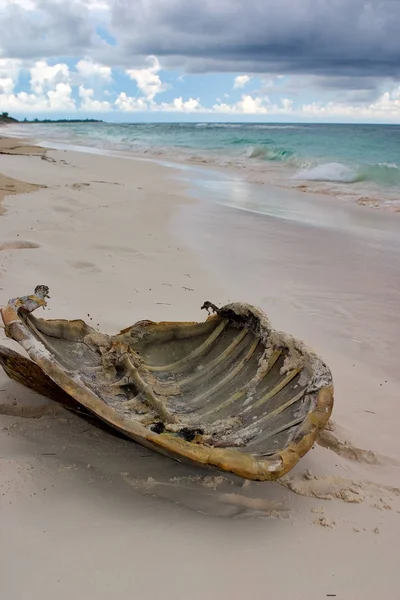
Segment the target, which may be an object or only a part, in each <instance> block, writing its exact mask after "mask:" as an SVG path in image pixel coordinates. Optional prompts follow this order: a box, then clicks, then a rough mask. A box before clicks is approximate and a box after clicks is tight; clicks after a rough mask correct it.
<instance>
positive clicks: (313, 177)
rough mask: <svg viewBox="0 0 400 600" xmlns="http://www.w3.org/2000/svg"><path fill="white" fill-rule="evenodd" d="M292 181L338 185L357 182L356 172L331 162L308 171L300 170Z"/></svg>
mask: <svg viewBox="0 0 400 600" xmlns="http://www.w3.org/2000/svg"><path fill="white" fill-rule="evenodd" d="M293 178H294V179H305V180H307V181H334V182H338V183H353V182H355V181H357V179H358V174H357V172H356V171H354V170H353V169H351V168H350V167H347V166H346V165H342V164H341V163H336V162H331V163H325V164H322V165H317V166H316V167H312V168H310V169H302V170H301V171H298V172H297V173H296V174H295V175H294V176H293Z"/></svg>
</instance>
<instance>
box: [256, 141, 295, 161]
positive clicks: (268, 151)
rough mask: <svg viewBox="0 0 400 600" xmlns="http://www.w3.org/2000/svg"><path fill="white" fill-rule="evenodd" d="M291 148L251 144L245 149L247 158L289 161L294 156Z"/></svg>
mask: <svg viewBox="0 0 400 600" xmlns="http://www.w3.org/2000/svg"><path fill="white" fill-rule="evenodd" d="M293 155H294V153H293V152H292V151H291V150H286V149H285V148H279V147H270V146H269V147H266V146H262V145H256V146H249V147H248V148H247V149H246V151H245V156H246V158H258V159H263V160H273V161H278V162H284V161H288V160H290V159H291V158H292V157H293Z"/></svg>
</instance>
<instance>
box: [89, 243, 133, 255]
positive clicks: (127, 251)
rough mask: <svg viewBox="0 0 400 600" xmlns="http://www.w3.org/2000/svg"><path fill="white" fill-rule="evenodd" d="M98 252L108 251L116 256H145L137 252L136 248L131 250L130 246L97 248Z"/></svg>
mask: <svg viewBox="0 0 400 600" xmlns="http://www.w3.org/2000/svg"><path fill="white" fill-rule="evenodd" d="M95 248H96V249H97V250H106V251H108V252H110V253H112V254H113V255H114V256H143V254H142V253H141V252H139V251H138V250H135V248H129V247H128V246H107V245H104V246H95Z"/></svg>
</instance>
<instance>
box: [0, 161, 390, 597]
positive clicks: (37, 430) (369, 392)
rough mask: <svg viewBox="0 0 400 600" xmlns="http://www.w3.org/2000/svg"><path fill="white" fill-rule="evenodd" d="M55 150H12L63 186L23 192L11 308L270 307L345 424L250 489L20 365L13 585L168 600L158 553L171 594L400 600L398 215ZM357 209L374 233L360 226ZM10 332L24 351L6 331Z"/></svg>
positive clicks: (15, 215) (5, 266) (118, 313)
mask: <svg viewBox="0 0 400 600" xmlns="http://www.w3.org/2000/svg"><path fill="white" fill-rule="evenodd" d="M46 155H47V157H48V160H42V159H41V158H40V156H17V155H8V156H6V155H4V156H2V159H1V166H0V172H2V173H3V172H4V173H5V176H7V177H11V178H19V177H21V178H22V177H23V178H24V180H26V181H30V182H31V183H32V184H34V185H41V186H44V187H42V188H40V189H37V190H35V191H33V192H31V193H28V194H16V195H13V196H10V195H9V196H6V197H5V199H4V201H3V205H4V206H5V207H6V209H7V212H6V213H5V214H4V215H2V216H0V239H1V244H0V259H1V261H0V264H1V272H0V304H1V305H3V304H4V303H5V302H7V301H8V299H9V298H10V297H13V296H15V295H23V294H29V293H31V291H32V289H33V288H34V287H35V285H37V284H39V283H40V284H46V285H48V286H49V287H50V296H51V299H50V301H49V305H48V309H47V310H46V312H45V313H44V315H43V316H44V317H45V318H57V317H59V318H67V319H68V318H69V319H76V318H84V319H85V320H86V321H88V322H89V323H90V324H92V325H94V326H95V327H98V328H99V329H100V331H104V332H106V333H114V332H115V331H118V330H120V329H121V328H123V327H127V326H129V325H131V324H133V323H134V322H135V321H138V320H141V319H151V320H164V319H165V320H188V321H190V320H204V318H205V315H204V314H203V311H201V310H200V307H201V305H202V303H203V302H204V301H205V300H210V301H212V302H214V303H216V304H225V303H227V302H229V301H241V300H242V301H245V302H250V303H253V304H255V305H259V306H260V307H261V308H262V309H263V310H265V311H266V312H267V314H269V315H270V317H271V321H272V324H273V326H274V327H276V328H278V329H282V330H284V331H287V332H289V333H292V334H293V335H296V337H300V338H302V339H303V340H304V341H305V342H306V343H307V344H309V345H310V346H311V347H313V349H315V351H316V352H317V353H318V354H321V355H322V357H323V358H324V359H325V360H326V361H327V363H328V365H329V366H330V367H331V368H332V371H333V377H334V383H335V406H334V410H333V425H332V428H333V431H331V432H328V433H329V434H330V436H329V435H328V437H327V438H324V439H325V442H324V444H325V445H323V444H321V445H318V444H317V445H315V448H314V449H313V450H310V452H309V453H308V454H307V455H306V456H305V457H304V458H302V459H301V460H300V462H299V463H298V465H297V466H296V468H295V469H294V470H293V471H291V472H290V474H289V475H290V476H289V477H287V478H285V479H284V480H282V481H278V482H277V483H270V484H258V483H251V484H250V485H245V486H242V482H240V481H237V480H234V479H230V478H229V477H224V476H221V477H214V475H215V474H213V473H212V474H211V478H210V479H205V476H206V475H208V476H209V477H210V473H208V472H206V473H204V471H202V470H200V469H199V470H197V469H194V468H191V467H187V466H184V465H182V464H179V463H175V462H173V461H171V460H170V459H166V458H164V457H162V456H159V455H155V453H152V452H150V451H147V450H146V449H144V448H142V447H140V446H138V445H136V444H134V443H130V442H125V441H124V440H115V439H114V438H112V437H111V436H109V435H108V434H106V433H105V432H102V431H97V430H94V429H93V428H92V427H89V428H88V426H87V424H83V423H82V421H81V420H80V419H79V418H78V417H76V416H75V415H71V414H67V413H66V412H65V411H63V410H62V409H58V407H55V406H54V405H53V404H52V403H51V402H50V401H47V400H46V399H45V398H43V397H40V396H38V395H36V394H34V393H33V392H30V391H29V390H26V389H25V388H22V387H21V386H19V385H18V384H16V383H15V382H12V381H10V380H8V379H7V378H6V376H5V375H4V373H3V372H2V371H0V424H1V427H0V442H1V445H2V458H1V459H0V465H1V469H0V485H1V486H2V488H1V489H2V491H3V490H4V492H3V494H4V495H3V496H1V497H0V502H1V505H0V509H1V511H2V514H3V519H1V523H0V535H1V537H2V539H3V540H5V543H4V544H3V545H2V549H0V560H1V562H2V565H3V567H4V570H5V575H4V578H3V587H4V590H5V593H6V595H8V596H9V597H15V598H25V597H26V596H27V595H29V594H30V595H32V594H33V595H35V594H40V595H41V598H42V599H43V600H50V599H52V598H54V597H57V598H60V600H64V599H65V600H67V598H70V597H71V595H72V594H73V593H76V589H80V590H83V589H87V590H90V594H92V595H95V596H96V598H97V599H98V600H106V598H107V599H108V598H109V589H110V588H109V586H110V582H111V583H112V586H113V589H114V591H115V592H116V593H117V594H118V595H122V594H126V593H128V592H131V590H132V589H135V593H137V594H139V595H140V597H141V598H142V599H143V600H153V598H154V594H155V593H156V592H157V585H158V584H157V585H156V584H155V583H153V577H154V564H156V565H157V569H158V575H159V580H160V581H161V582H162V583H160V586H161V585H162V587H163V590H164V591H163V595H164V596H165V597H166V598H168V599H169V598H171V599H172V598H181V597H184V596H185V595H187V590H188V589H190V596H191V598H193V599H194V600H200V598H203V597H204V588H203V587H202V586H196V585H195V586H193V581H199V577H200V575H201V574H200V571H201V573H203V574H204V573H205V572H206V573H207V590H208V592H209V593H211V595H213V594H214V595H215V596H216V597H218V599H219V600H228V598H229V599H231V600H240V599H241V598H243V597H247V596H248V595H249V593H250V595H251V600H263V599H264V598H265V590H266V589H268V591H269V592H270V593H271V594H273V595H274V597H275V598H277V599H278V600H287V599H288V598H296V597H297V596H296V595H298V594H299V593H300V595H301V596H307V598H308V600H320V599H321V598H323V597H326V595H327V594H335V595H336V597H337V598H342V599H343V600H347V598H349V597H351V598H357V599H358V598H361V597H362V598H363V600H365V599H366V600H375V598H376V597H377V596H378V595H383V596H384V597H387V598H391V597H393V594H395V590H396V589H397V587H396V586H397V580H396V577H395V574H396V551H395V549H396V547H397V543H398V532H399V518H398V517H399V514H398V513H399V511H400V476H399V469H400V467H399V463H400V453H399V448H398V444H397V421H398V418H399V416H400V409H399V407H398V389H399V387H398V386H399V384H400V375H399V373H398V368H397V361H396V357H397V356H398V352H399V350H400V347H399V339H400V332H399V326H398V319H397V310H398V308H397V307H398V305H399V302H400V290H399V289H398V283H397V282H398V281H400V273H399V269H400V261H399V260H398V251H399V250H398V245H396V244H395V242H392V238H391V237H390V236H391V235H392V234H391V230H390V229H389V223H390V219H389V218H388V216H387V215H383V214H382V216H380V217H379V219H378V221H379V222H380V223H381V224H382V225H381V229H380V230H379V231H380V234H381V235H382V236H384V234H385V231H386V224H387V231H388V236H389V237H388V238H386V237H383V238H382V237H379V236H377V235H375V236H372V237H371V239H369V236H368V235H367V232H368V227H369V225H370V222H371V220H370V217H369V215H370V214H371V212H370V211H366V210H364V209H362V208H359V210H356V211H353V210H350V211H349V210H347V206H346V205H342V204H341V203H338V207H337V209H336V210H337V213H336V214H340V215H342V217H343V218H344V216H346V215H347V217H346V219H347V221H346V219H345V220H344V223H343V224H344V225H346V228H344V230H343V231H341V230H338V229H337V228H336V229H335V227H333V228H332V227H330V228H328V229H326V228H325V229H324V228H322V227H320V226H318V225H317V224H314V225H310V224H309V223H302V222H299V220H298V218H297V220H296V218H295V216H296V215H294V216H293V218H292V219H289V220H287V219H286V220H285V219H282V218H279V217H276V216H275V217H273V216H271V215H262V216H260V215H257V214H256V213H251V212H249V211H243V210H241V211H238V210H237V209H234V208H229V207H227V206H224V205H222V204H218V200H217V199H218V194H222V195H224V194H225V193H226V189H225V188H224V189H222V190H221V189H219V190H218V186H217V184H215V185H214V187H213V186H211V187H207V186H206V187H204V186H203V187H202V188H199V183H198V181H196V178H192V179H191V177H190V176H191V173H192V172H189V170H188V169H186V170H185V167H183V169H181V171H180V172H178V171H177V169H176V168H175V167H174V168H171V167H168V166H165V165H164V166H163V165H160V164H157V163H155V162H153V161H152V160H147V161H146V160H135V159H134V158H132V157H131V158H129V159H126V158H122V157H109V156H104V155H98V154H87V153H84V152H72V151H63V150H47V151H46ZM202 173H204V171H202ZM188 178H189V182H188ZM203 179H204V177H203ZM216 180H218V178H216ZM223 180H224V181H225V182H226V181H227V179H226V178H223ZM190 181H191V183H190ZM234 183H235V182H234V181H232V182H231V187H232V190H233V192H232V194H233V193H237V188H235V186H234ZM226 185H228V184H226ZM243 185H245V184H243ZM190 186H192V187H193V188H196V189H197V192H196V193H197V194H198V197H197V199H196V198H194V197H193V195H192V192H191V187H190ZM235 190H236V192H235ZM248 190H250V192H249V193H250V196H252V197H253V192H252V190H254V188H252V187H251V186H250V187H249V188H248ZM269 193H270V194H274V190H273V188H271V190H269ZM207 197H208V200H210V197H211V198H213V199H214V201H215V202H214V203H213V202H210V201H208V202H206V201H205V200H206V199H207ZM310 202H311V205H313V202H314V204H316V202H315V201H314V200H313V199H312V200H310ZM327 204H329V205H331V204H332V203H331V202H327ZM353 208H355V207H353ZM307 210H308V209H307ZM355 213H357V215H364V216H363V217H359V218H361V219H364V220H365V222H364V221H363V222H364V229H365V232H364V233H365V234H364V233H363V234H362V235H361V233H360V234H357V233H355V232H354V231H353V230H352V229H351V227H349V224H350V225H352V226H354V223H353V221H352V220H353V219H354V214H355ZM374 214H376V212H375V211H374ZM367 215H368V216H367ZM300 216H301V215H300ZM320 218H321V219H323V218H324V216H323V215H321V217H320ZM357 218H358V217H357ZM371 218H372V217H371ZM348 222H350V223H348ZM339 225H340V222H339ZM359 226H360V227H361V225H359ZM393 227H394V226H393ZM364 229H363V231H364ZM389 234H390V235H389ZM37 316H41V315H37ZM0 343H1V344H4V345H8V346H9V347H13V348H14V349H16V350H17V351H21V349H20V348H19V347H17V346H16V345H15V344H14V343H13V342H12V341H11V340H9V339H6V338H5V335H4V330H3V329H1V328H0ZM29 414H30V415H32V414H35V415H36V418H32V416H31V417H29V416H27V415H29ZM305 539H307V543H306V544H304V543H303V542H302V540H305ZM26 540H28V542H27V541H26ZM21 547H22V548H24V552H22V553H21ZM210 548H212V549H213V552H212V553H210ZM266 555H268V557H269V559H268V561H267V563H266V562H265V556H266ZM16 556H18V561H17V560H15V557H16ZM338 556H341V560H340V561H338V558H337V557H338ZM318 557H319V558H318ZM60 561H61V562H60ZM177 563H178V564H179V565H181V566H183V567H184V568H182V569H180V570H179V575H177ZM310 565H313V576H312V577H311V578H310ZM366 569H367V570H368V571H369V572H371V573H372V572H373V576H371V577H370V578H368V577H367V576H366V575H365V573H366ZM21 572H23V573H24V577H21ZM227 572H229V577H227V576H226V573H227ZM288 572H290V573H291V572H296V580H294V579H293V578H288V577H287V573H288ZM149 582H152V583H151V585H149ZM366 582H368V584H366ZM210 590H212V591H211V592H210ZM249 590H251V592H249ZM155 591H156V592H155Z"/></svg>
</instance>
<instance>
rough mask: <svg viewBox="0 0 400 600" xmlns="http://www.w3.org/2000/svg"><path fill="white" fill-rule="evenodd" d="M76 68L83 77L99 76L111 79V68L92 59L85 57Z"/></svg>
mask: <svg viewBox="0 0 400 600" xmlns="http://www.w3.org/2000/svg"><path fill="white" fill-rule="evenodd" d="M76 70H77V72H78V73H79V75H80V76H81V77H82V78H83V79H93V78H99V79H101V80H103V81H107V82H110V81H111V68H110V67H107V66H105V65H101V64H100V63H96V62H93V61H92V60H87V59H83V60H80V61H78V62H77V63H76Z"/></svg>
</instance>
